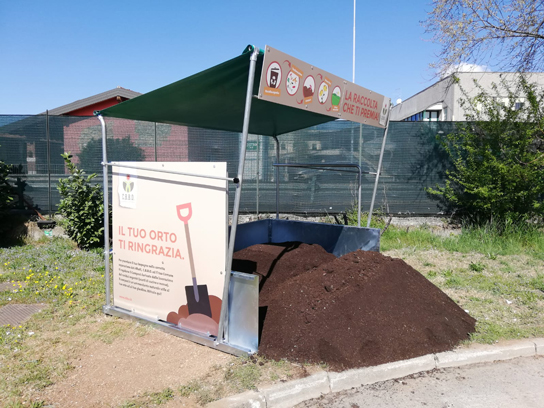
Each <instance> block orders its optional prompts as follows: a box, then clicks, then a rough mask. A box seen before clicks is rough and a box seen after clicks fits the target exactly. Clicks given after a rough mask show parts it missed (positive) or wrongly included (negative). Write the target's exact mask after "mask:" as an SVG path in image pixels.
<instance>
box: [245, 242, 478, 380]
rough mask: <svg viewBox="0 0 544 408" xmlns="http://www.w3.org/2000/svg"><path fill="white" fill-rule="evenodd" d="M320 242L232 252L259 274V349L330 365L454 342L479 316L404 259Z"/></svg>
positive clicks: (407, 354)
mask: <svg viewBox="0 0 544 408" xmlns="http://www.w3.org/2000/svg"><path fill="white" fill-rule="evenodd" d="M331 256H332V255H330V254H327V253H326V252H325V251H324V249H323V248H321V247H320V246H318V245H306V244H300V243H286V244H281V245H255V246H252V247H249V248H246V249H244V250H242V251H239V252H237V253H236V254H235V259H236V260H237V262H236V267H237V268H238V270H242V271H245V272H253V273H256V274H258V275H260V276H262V278H261V293H262V296H261V298H260V312H261V316H262V317H263V318H264V319H263V324H262V335H261V339H260V345H259V354H262V355H264V356H265V357H268V358H272V359H282V358H286V359H288V360H290V361H297V362H309V363H321V362H324V363H326V364H328V365H329V367H330V368H331V369H333V370H343V369H348V368H355V367H365V366H373V365H378V364H383V363H388V362H391V361H398V360H403V359H408V358H413V357H417V356H421V355H425V354H429V353H435V352H441V351H446V350H450V349H452V348H453V347H454V346H456V345H457V344H459V342H461V341H463V340H467V339H468V334H469V333H471V332H473V331H474V330H475V322H476V321H475V320H474V319H473V318H472V317H471V316H469V315H468V314H467V313H465V311H464V310H462V309H461V308H460V307H459V306H457V304H456V303H455V302H454V301H453V300H451V299H450V298H449V297H448V296H447V295H446V294H445V293H443V292H442V291H441V290H440V289H438V288H437V287H436V286H434V285H433V284H432V283H431V282H429V281H428V280H427V279H426V278H425V277H424V276H423V275H421V274H420V273H419V272H418V271H416V270H415V269H413V268H412V267H411V266H409V265H408V264H406V263H405V262H404V261H402V260H401V259H395V258H390V257H387V256H384V255H382V254H379V253H377V252H367V251H356V252H352V253H349V254H347V255H344V256H343V257H340V258H335V257H334V256H332V259H331Z"/></svg>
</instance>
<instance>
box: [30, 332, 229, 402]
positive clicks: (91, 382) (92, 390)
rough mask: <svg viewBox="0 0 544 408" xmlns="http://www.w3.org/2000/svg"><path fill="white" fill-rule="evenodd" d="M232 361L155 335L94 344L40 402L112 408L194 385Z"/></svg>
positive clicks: (175, 339) (214, 353) (44, 394)
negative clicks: (112, 407)
mask: <svg viewBox="0 0 544 408" xmlns="http://www.w3.org/2000/svg"><path fill="white" fill-rule="evenodd" d="M233 359H234V357H232V356H230V355H228V354H225V353H223V352H220V351H217V350H213V349H210V348H208V347H204V346H200V345H198V344H196V343H192V342H190V341H188V340H184V339H181V338H178V337H175V336H171V335H168V334H165V333H163V332H160V331H158V330H153V331H150V332H149V333H147V334H146V335H145V336H142V337H133V336H129V337H126V338H123V339H118V340H116V341H114V342H113V343H111V344H104V343H103V342H101V341H96V342H94V343H92V344H88V345H87V347H86V348H85V351H84V353H81V355H80V356H79V357H77V358H74V359H73V360H72V361H70V364H71V365H72V366H73V370H72V371H70V372H69V373H68V375H67V377H66V378H65V379H64V380H61V381H59V382H58V383H56V384H54V385H52V386H51V387H49V388H46V389H45V390H44V391H43V392H42V393H41V395H39V397H40V398H41V399H43V400H45V401H47V402H48V404H52V405H53V406H58V407H111V406H119V405H120V404H122V403H123V402H124V401H127V400H130V399H133V398H137V397H138V396H140V394H141V393H142V392H143V391H145V392H160V391H162V390H164V389H165V388H167V387H170V388H172V389H174V390H176V389H177V388H178V387H179V386H180V385H182V384H187V383H189V382H190V381H192V380H197V379H199V378H200V377H202V376H204V375H205V374H207V373H208V372H209V371H210V370H211V369H212V367H214V366H217V365H224V364H226V363H227V362H229V361H232V360H233Z"/></svg>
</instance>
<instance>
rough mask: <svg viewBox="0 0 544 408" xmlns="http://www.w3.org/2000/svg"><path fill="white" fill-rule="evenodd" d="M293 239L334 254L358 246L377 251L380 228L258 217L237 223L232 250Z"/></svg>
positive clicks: (378, 248) (341, 253)
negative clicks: (252, 220)
mask: <svg viewBox="0 0 544 408" xmlns="http://www.w3.org/2000/svg"><path fill="white" fill-rule="evenodd" d="M293 241H297V242H303V243H305V244H319V245H321V246H322V247H323V248H324V249H325V250H326V251H327V252H329V253H331V254H334V255H336V256H337V257H339V256H342V255H345V254H347V253H349V252H353V251H356V250H358V249H362V250H363V251H376V252H379V250H380V230H379V229H378V228H358V227H349V226H345V225H337V224H322V223H318V222H306V221H290V220H279V219H267V220H260V221H254V222H248V223H246V224H239V225H238V229H237V231H236V241H235V245H234V251H239V250H241V249H244V248H247V247H249V246H251V245H256V244H278V243H281V242H293Z"/></svg>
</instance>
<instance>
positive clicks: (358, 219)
mask: <svg viewBox="0 0 544 408" xmlns="http://www.w3.org/2000/svg"><path fill="white" fill-rule="evenodd" d="M362 161H363V124H362V123H359V171H360V170H361V163H362ZM362 183H363V181H362V180H361V174H359V213H358V214H357V225H358V226H359V227H361V184H362Z"/></svg>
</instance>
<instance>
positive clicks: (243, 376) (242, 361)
mask: <svg viewBox="0 0 544 408" xmlns="http://www.w3.org/2000/svg"><path fill="white" fill-rule="evenodd" d="M260 376H261V373H260V370H259V367H258V365H257V364H255V363H254V362H252V361H251V360H250V359H248V358H247V357H240V358H239V359H238V360H237V361H236V362H235V363H234V364H233V365H232V366H231V367H230V368H229V369H228V370H227V372H226V373H225V381H228V382H229V383H230V384H231V385H232V386H234V387H235V388H238V389H239V390H240V391H244V390H250V389H255V388H256V384H257V382H258V381H259V378H260Z"/></svg>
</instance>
